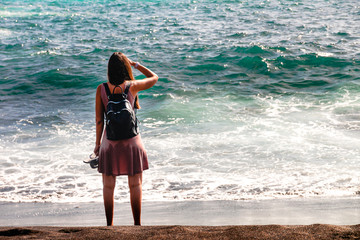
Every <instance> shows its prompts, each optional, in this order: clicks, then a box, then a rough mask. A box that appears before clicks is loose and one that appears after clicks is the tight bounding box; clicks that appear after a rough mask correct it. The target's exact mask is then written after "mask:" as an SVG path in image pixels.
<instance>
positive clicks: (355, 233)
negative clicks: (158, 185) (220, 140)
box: [0, 197, 360, 239]
mask: <svg viewBox="0 0 360 240" xmlns="http://www.w3.org/2000/svg"><path fill="white" fill-rule="evenodd" d="M359 203H360V198H359V197H354V198H339V199H331V198H328V199H323V198H319V199H297V200H294V199H289V200H266V201H182V202H144V203H143V214H142V223H143V226H141V227H134V226H131V225H132V214H131V209H130V204H129V203H116V204H115V205H116V206H115V218H114V224H115V225H116V226H115V227H105V224H106V223H105V216H104V209H103V204H102V203H80V202H79V203H10V202H2V203H1V202H0V239H360V225H359V224H360V204H359Z"/></svg>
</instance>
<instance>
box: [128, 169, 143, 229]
mask: <svg viewBox="0 0 360 240" xmlns="http://www.w3.org/2000/svg"><path fill="white" fill-rule="evenodd" d="M128 180H129V188H130V202H131V209H132V213H133V217H134V225H141V198H142V173H139V174H136V175H134V176H128Z"/></svg>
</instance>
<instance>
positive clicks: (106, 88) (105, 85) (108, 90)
mask: <svg viewBox="0 0 360 240" xmlns="http://www.w3.org/2000/svg"><path fill="white" fill-rule="evenodd" d="M103 85H104V87H105V91H106V96H108V97H109V96H110V94H111V93H110V89H109V86H108V85H107V83H103Z"/></svg>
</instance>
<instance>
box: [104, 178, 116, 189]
mask: <svg viewBox="0 0 360 240" xmlns="http://www.w3.org/2000/svg"><path fill="white" fill-rule="evenodd" d="M115 183H116V177H114V176H106V175H103V186H104V188H107V189H114V188H115Z"/></svg>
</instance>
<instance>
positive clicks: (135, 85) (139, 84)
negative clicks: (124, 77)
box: [130, 60, 159, 96]
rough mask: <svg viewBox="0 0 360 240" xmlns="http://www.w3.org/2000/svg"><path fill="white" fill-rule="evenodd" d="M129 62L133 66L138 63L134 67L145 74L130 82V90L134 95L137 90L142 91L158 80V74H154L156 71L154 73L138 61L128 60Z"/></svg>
mask: <svg viewBox="0 0 360 240" xmlns="http://www.w3.org/2000/svg"><path fill="white" fill-rule="evenodd" d="M130 64H131V66H133V67H134V68H135V66H136V64H138V65H137V67H136V69H137V70H139V71H140V72H141V73H142V74H144V75H145V76H146V78H145V79H142V80H137V81H133V82H132V84H131V88H132V89H131V90H132V93H134V96H135V95H136V93H138V92H139V91H143V90H146V89H149V88H151V87H152V86H154V85H155V83H156V82H157V81H158V79H159V77H158V75H156V73H154V72H153V71H151V70H150V69H148V68H146V67H144V66H143V65H141V64H139V63H135V62H133V61H131V60H130Z"/></svg>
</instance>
